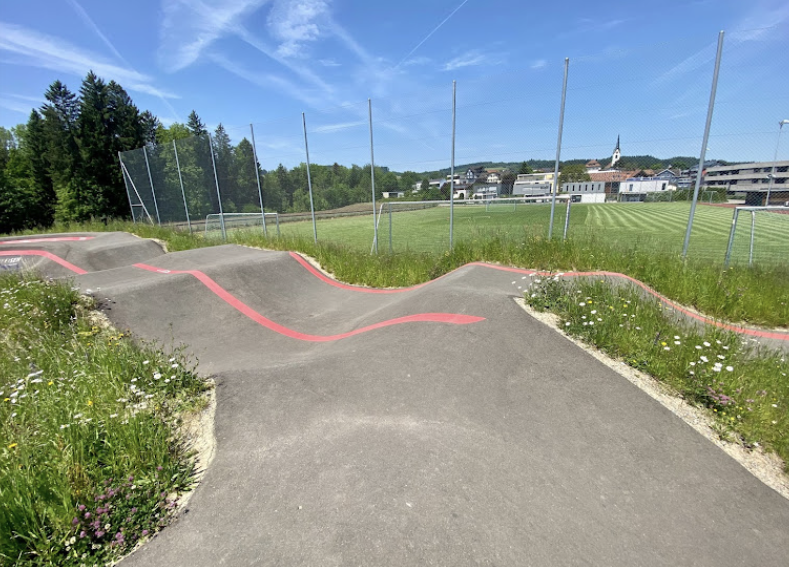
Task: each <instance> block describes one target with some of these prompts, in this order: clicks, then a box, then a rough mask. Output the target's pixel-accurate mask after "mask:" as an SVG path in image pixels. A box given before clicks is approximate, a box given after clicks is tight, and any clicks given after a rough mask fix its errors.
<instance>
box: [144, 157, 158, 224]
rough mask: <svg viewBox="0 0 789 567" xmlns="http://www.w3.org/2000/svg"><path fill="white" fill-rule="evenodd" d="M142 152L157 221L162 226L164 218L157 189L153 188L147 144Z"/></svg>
mask: <svg viewBox="0 0 789 567" xmlns="http://www.w3.org/2000/svg"><path fill="white" fill-rule="evenodd" d="M142 154H143V155H144V156H145V168H146V169H147V170H148V182H149V183H150V184H151V195H152V196H153V208H154V210H156V223H157V224H158V225H159V226H162V218H161V217H160V216H159V204H158V203H157V202H156V189H154V188H153V177H151V164H149V163H148V149H147V148H146V147H145V146H143V147H142Z"/></svg>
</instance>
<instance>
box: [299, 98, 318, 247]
mask: <svg viewBox="0 0 789 567" xmlns="http://www.w3.org/2000/svg"><path fill="white" fill-rule="evenodd" d="M301 124H302V126H303V127H304V151H305V153H306V154H307V189H309V192H310V211H312V235H313V237H314V238H315V244H317V243H318V225H317V224H315V204H314V202H313V200H312V178H311V177H310V146H309V144H307V118H306V117H305V116H304V113H303V112H302V113H301Z"/></svg>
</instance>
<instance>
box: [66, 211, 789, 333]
mask: <svg viewBox="0 0 789 567" xmlns="http://www.w3.org/2000/svg"><path fill="white" fill-rule="evenodd" d="M107 230H114V231H126V232H133V233H135V234H137V235H139V236H141V237H144V238H157V239H160V240H163V241H165V242H166V243H167V246H168V250H170V251H178V250H187V249H192V248H199V247H204V246H215V245H218V244H223V242H222V241H221V240H220V239H219V238H217V237H214V238H205V237H204V236H203V235H202V234H188V233H185V232H177V231H175V230H172V229H168V228H160V227H155V226H150V225H145V224H132V223H129V222H110V223H108V224H107V225H105V224H102V223H87V224H79V225H60V226H55V227H53V228H52V229H51V231H52V232H74V231H107ZM228 242H231V243H235V244H242V245H248V246H258V247H262V248H269V249H275V250H295V251H299V252H303V253H305V254H309V255H311V256H314V257H315V258H316V259H318V261H319V262H320V263H321V265H322V266H323V267H324V268H325V269H327V270H328V271H330V272H332V273H334V274H335V276H336V277H337V278H339V279H341V280H343V281H346V282H348V283H354V284H361V285H369V286H379V287H393V286H409V285H414V284H417V283H422V282H424V281H427V280H429V279H432V278H435V277H438V276H440V275H442V274H444V273H446V272H448V271H451V270H453V269H455V268H458V267H460V266H462V265H464V264H466V263H467V262H474V261H482V262H497V263H501V264H506V265H510V266H518V267H524V268H536V269H543V270H553V271H559V270H561V271H570V270H578V271H592V270H604V271H613V272H621V273H624V274H627V275H629V276H631V277H633V278H636V279H638V280H640V281H642V282H644V283H645V284H647V285H649V286H650V287H652V288H654V289H655V290H657V291H658V292H659V293H661V294H663V295H665V296H667V297H669V298H671V299H673V300H675V301H677V302H679V303H682V304H684V305H687V306H690V307H693V308H695V309H697V310H698V311H700V312H702V313H705V314H706V315H708V316H711V317H715V318H718V319H723V320H727V321H731V322H744V323H750V324H755V325H765V326H770V327H780V326H789V263H786V264H783V265H775V266H754V267H748V266H745V265H737V266H732V267H730V268H728V269H724V268H723V267H722V266H721V265H720V264H719V263H718V262H713V261H711V260H703V259H683V258H681V256H679V255H678V254H675V253H670V252H661V251H659V250H655V249H654V248H653V247H651V246H650V245H649V244H648V243H647V244H646V245H644V246H641V247H640V246H639V242H638V241H635V242H631V243H629V246H622V245H621V244H616V243H610V242H608V241H607V240H603V239H602V238H600V237H596V236H594V235H592V236H590V237H588V238H585V239H584V240H575V239H572V238H570V239H568V240H567V241H564V242H563V241H561V240H558V239H553V240H548V239H546V238H544V237H542V236H539V235H535V234H533V233H531V232H529V231H527V230H523V231H522V233H521V234H520V235H519V236H517V237H515V236H513V235H512V234H507V235H502V234H497V233H495V232H491V231H485V232H481V231H480V232H476V233H474V234H473V235H472V237H471V238H470V239H467V240H461V241H459V242H458V243H457V244H456V245H455V247H454V248H453V249H452V250H451V251H446V252H443V253H430V252H398V253H396V254H380V255H370V254H368V253H366V252H362V251H359V250H356V249H353V248H349V247H346V246H343V245H341V244H336V243H332V242H324V241H319V242H318V243H317V244H315V242H313V240H312V238H305V237H287V238H286V237H283V238H276V237H273V236H272V237H269V238H265V237H264V236H263V234H262V233H261V232H260V230H259V229H258V230H239V231H234V232H230V233H228Z"/></svg>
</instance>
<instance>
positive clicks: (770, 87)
mask: <svg viewBox="0 0 789 567" xmlns="http://www.w3.org/2000/svg"><path fill="white" fill-rule="evenodd" d="M719 30H725V31H726V38H725V50H724V56H723V65H722V68H721V78H720V85H719V90H718V103H717V106H716V114H715V118H714V122H713V128H712V136H711V139H710V142H709V144H708V146H709V152H708V157H711V158H721V159H729V160H733V159H743V160H770V159H772V155H773V152H774V149H775V143H776V137H777V132H778V128H777V126H778V124H777V123H778V121H779V120H781V119H784V118H789V74H787V73H786V69H787V68H789V4H787V3H786V2H785V1H783V0H753V1H745V0H699V1H685V2H681V1H676V0H666V1H664V2H662V3H643V2H619V1H612V2H607V3H590V2H585V1H583V2H582V1H578V0H571V1H565V2H540V3H536V2H523V1H503V0H500V1H496V0H493V1H491V0H487V1H486V0H465V1H464V0H420V1H414V0H400V1H398V2H377V1H371V0H202V1H200V0H135V1H133V2H120V1H116V0H25V1H24V2H3V3H2V6H0V77H2V80H1V81H0V125H3V126H6V127H9V126H13V125H15V124H17V123H20V122H24V121H26V119H27V115H28V114H29V111H30V108H31V107H34V106H39V105H40V104H41V103H42V102H43V93H44V91H45V90H46V88H47V86H48V85H49V84H50V83H51V82H52V81H54V80H55V79H60V80H62V81H64V82H65V83H66V84H67V85H69V87H70V88H71V89H72V90H74V91H76V90H78V89H79V85H80V81H81V79H82V78H83V77H84V76H85V74H86V73H87V72H88V70H90V69H93V70H94V71H95V72H96V73H97V74H99V75H100V76H102V77H103V78H105V79H107V80H109V79H115V80H116V81H118V82H119V83H120V84H121V85H123V86H124V87H125V88H126V90H127V91H128V92H129V94H130V95H131V96H132V98H133V99H134V101H135V103H136V104H137V106H139V107H140V108H141V109H148V110H151V111H152V112H153V113H154V114H156V115H157V116H158V117H159V118H160V120H162V122H163V123H165V124H169V123H171V122H172V121H174V120H177V121H185V120H186V117H187V116H188V114H189V112H190V110H192V109H195V110H197V112H198V114H199V115H200V116H201V117H202V118H203V120H204V121H205V122H206V123H207V124H208V125H209V126H210V127H212V128H213V127H215V126H216V125H217V124H218V123H220V122H221V123H223V124H224V125H225V126H226V127H227V128H228V129H229V132H230V134H231V137H233V138H234V139H235V140H240V139H241V137H242V136H248V131H249V124H250V123H254V124H255V135H256V139H257V144H258V153H259V158H260V161H261V163H262V164H263V166H264V167H266V168H272V167H275V166H276V164H277V163H279V162H282V163H285V164H286V165H294V164H296V163H298V162H300V161H303V159H304V157H303V144H304V140H303V135H302V130H301V128H302V123H301V113H302V112H305V113H306V119H307V126H308V131H309V143H310V153H311V156H310V157H311V161H313V162H314V163H332V162H335V161H337V162H340V163H344V164H346V165H349V164H350V163H358V164H363V163H369V161H370V155H369V132H368V126H367V99H368V98H371V99H372V106H373V120H374V132H375V133H374V135H375V152H376V155H375V161H376V164H380V165H388V166H390V167H391V168H392V169H395V170H398V171H402V170H405V169H413V170H417V171H422V170H428V169H437V168H440V167H447V166H448V164H449V157H450V147H451V146H450V134H451V127H452V123H451V102H452V81H453V80H456V81H457V105H458V111H457V141H456V161H457V163H459V164H460V163H467V162H471V161H482V160H496V161H498V160H501V161H520V160H523V159H529V158H537V159H552V158H553V157H554V155H555V145H556V135H557V124H558V114H559V103H560V94H561V82H562V73H563V65H564V58H565V57H569V58H570V72H569V86H568V95H567V114H566V122H565V133H564V147H563V151H562V158H564V159H569V158H592V157H595V158H600V157H602V156H604V155H609V154H610V152H611V150H612V149H613V145H614V143H615V141H616V136H617V135H621V137H622V151H623V153H624V154H625V155H632V154H642V153H651V154H653V155H656V156H659V157H670V156H672V155H698V152H699V150H700V145H701V136H702V133H703V128H704V119H705V114H706V107H707V101H708V99H709V92H710V84H711V78H712V69H713V62H714V57H715V45H716V41H717V34H718V31H719ZM787 138H789V136H787ZM782 145H783V148H784V149H783V150H782V151H781V157H784V156H785V157H784V159H789V139H786V140H785V143H784V144H782Z"/></svg>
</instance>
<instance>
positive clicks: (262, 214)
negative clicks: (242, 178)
mask: <svg viewBox="0 0 789 567" xmlns="http://www.w3.org/2000/svg"><path fill="white" fill-rule="evenodd" d="M249 132H250V134H251V135H252V155H253V156H254V161H255V179H257V182H258V197H260V217H261V218H262V219H263V236H268V231H267V230H266V209H264V208H263V189H262V188H261V187H260V171H258V149H257V146H256V145H255V128H254V127H253V126H252V124H250V125H249Z"/></svg>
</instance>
